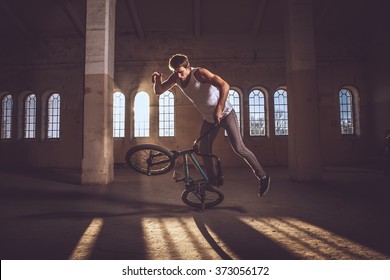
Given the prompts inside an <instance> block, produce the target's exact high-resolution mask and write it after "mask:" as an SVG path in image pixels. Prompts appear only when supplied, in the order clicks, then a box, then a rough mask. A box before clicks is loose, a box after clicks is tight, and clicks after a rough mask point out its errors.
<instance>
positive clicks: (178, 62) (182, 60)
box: [168, 53, 190, 71]
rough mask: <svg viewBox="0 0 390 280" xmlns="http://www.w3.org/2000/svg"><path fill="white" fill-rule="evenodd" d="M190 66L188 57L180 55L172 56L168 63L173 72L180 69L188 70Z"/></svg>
mask: <svg viewBox="0 0 390 280" xmlns="http://www.w3.org/2000/svg"><path fill="white" fill-rule="evenodd" d="M188 65H190V62H189V60H188V57H187V56H186V55H185V54H180V53H177V54H174V55H172V56H171V58H170V59H169V63H168V66H169V69H171V70H172V71H175V69H177V68H180V67H184V68H187V67H188Z"/></svg>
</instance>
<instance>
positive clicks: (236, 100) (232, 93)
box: [225, 89, 241, 136]
mask: <svg viewBox="0 0 390 280" xmlns="http://www.w3.org/2000/svg"><path fill="white" fill-rule="evenodd" d="M227 100H228V101H229V102H230V104H232V106H233V109H234V111H236V115H237V122H238V127H240V128H241V97H240V94H239V93H238V91H237V90H235V89H230V90H229V93H228V97H227ZM225 136H227V134H226V131H225Z"/></svg>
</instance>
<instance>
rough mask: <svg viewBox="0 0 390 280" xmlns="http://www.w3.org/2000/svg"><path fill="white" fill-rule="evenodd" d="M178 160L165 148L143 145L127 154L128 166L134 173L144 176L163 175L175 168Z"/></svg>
mask: <svg viewBox="0 0 390 280" xmlns="http://www.w3.org/2000/svg"><path fill="white" fill-rule="evenodd" d="M175 161H176V158H175V157H174V155H173V153H172V152H171V151H169V150H167V149H166V148H164V147H161V146H157V145H153V144H141V145H137V146H135V147H132V148H131V149H129V150H128V151H127V153H126V164H127V165H128V166H129V167H130V168H132V169H133V170H134V171H136V172H138V173H141V174H144V175H148V176H150V175H161V174H165V173H168V172H169V171H171V170H172V169H173V168H174V167H175Z"/></svg>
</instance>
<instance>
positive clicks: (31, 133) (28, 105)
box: [24, 93, 37, 138]
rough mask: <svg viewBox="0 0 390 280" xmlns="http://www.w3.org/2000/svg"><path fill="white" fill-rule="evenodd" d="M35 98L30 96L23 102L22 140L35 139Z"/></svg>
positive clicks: (33, 95) (32, 95)
mask: <svg viewBox="0 0 390 280" xmlns="http://www.w3.org/2000/svg"><path fill="white" fill-rule="evenodd" d="M36 111H37V97H36V96H35V94H33V93H32V94H30V95H28V96H27V97H26V99H25V100H24V138H35V128H36Z"/></svg>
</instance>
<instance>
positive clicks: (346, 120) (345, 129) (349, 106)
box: [339, 88, 355, 135]
mask: <svg viewBox="0 0 390 280" xmlns="http://www.w3.org/2000/svg"><path fill="white" fill-rule="evenodd" d="M339 101H340V127H341V134H344V135H353V134H355V111H354V103H355V102H354V98H353V94H352V93H351V91H350V90H348V89H346V88H343V89H341V90H340V92H339Z"/></svg>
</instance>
